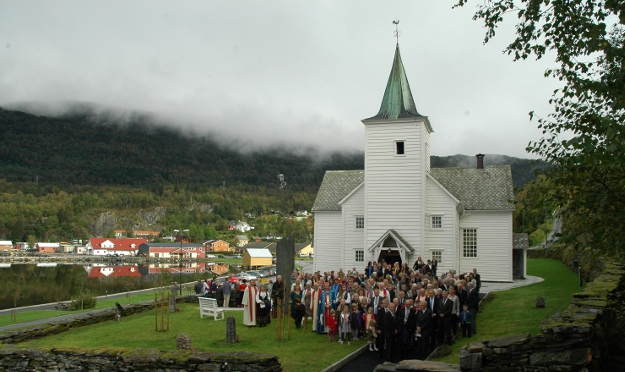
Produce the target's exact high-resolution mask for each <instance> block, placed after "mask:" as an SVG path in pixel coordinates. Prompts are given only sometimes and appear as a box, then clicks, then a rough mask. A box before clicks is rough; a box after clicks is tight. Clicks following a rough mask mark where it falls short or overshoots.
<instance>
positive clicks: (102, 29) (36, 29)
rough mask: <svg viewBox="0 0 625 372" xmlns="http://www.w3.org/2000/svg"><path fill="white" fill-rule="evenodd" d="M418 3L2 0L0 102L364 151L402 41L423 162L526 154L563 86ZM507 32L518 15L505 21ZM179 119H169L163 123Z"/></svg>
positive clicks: (433, 6) (470, 25) (433, 0)
mask: <svg viewBox="0 0 625 372" xmlns="http://www.w3.org/2000/svg"><path fill="white" fill-rule="evenodd" d="M454 3H455V1H454V0H451V1H450V0H412V1H403V0H397V1H384V2H381V1H364V0H349V1H348V0H334V1H293V0H285V1H225V0H224V1H215V0H201V1H154V0H149V1H128V0H124V1H112V0H107V1H82V0H80V1H60V0H55V1H12V0H11V1H8V0H0V105H6V104H8V103H11V102H21V101H44V102H58V101H87V102H94V103H99V104H103V105H107V106H115V107H123V108H127V109H137V110H142V111H149V112H153V113H156V114H158V115H162V116H163V117H166V118H168V121H169V122H170V123H171V124H172V125H175V126H178V127H182V128H189V127H193V128H196V130H198V131H216V132H219V133H222V134H225V135H228V136H232V137H236V138H238V139H241V140H244V141H247V142H251V143H254V144H259V145H271V144H276V143H290V144H294V145H297V146H313V147H317V148H320V149H331V150H335V149H358V150H362V149H363V148H364V128H363V127H364V126H363V124H362V123H361V122H360V120H362V119H365V118H368V117H371V116H373V115H375V114H376V113H377V112H378V109H379V107H380V103H381V101H382V96H383V93H384V88H385V86H386V81H387V79H388V75H389V72H390V69H391V64H392V60H393V53H394V49H395V37H394V31H395V26H394V25H393V24H392V21H393V20H394V19H396V18H398V19H399V20H400V23H399V29H400V38H399V45H400V50H401V54H402V59H403V62H404V66H405V69H406V73H407V75H408V80H409V82H410V86H411V88H412V93H413V96H414V99H415V102H416V105H417V109H418V110H419V112H420V113H421V114H422V115H427V116H429V118H430V121H431V123H432V126H433V128H434V131H435V132H434V133H433V134H432V154H433V155H452V154H469V155H473V154H476V153H478V152H483V153H490V154H506V155H512V156H518V157H533V156H531V155H530V154H527V153H526V152H525V147H526V145H527V143H528V142H529V141H531V140H537V139H539V138H540V136H541V133H540V131H539V130H538V129H537V128H536V125H537V123H536V122H535V121H533V122H530V121H529V117H528V112H529V111H532V110H535V112H536V114H537V115H539V116H542V117H546V116H547V115H548V114H549V113H550V112H551V108H550V106H549V105H548V102H547V101H548V99H549V97H550V95H551V92H552V91H553V89H555V88H556V87H557V84H556V83H557V82H555V81H553V80H550V79H546V78H544V77H543V73H544V71H545V69H546V68H547V67H549V64H548V61H539V62H536V61H534V60H531V61H524V62H512V58H511V57H510V56H507V55H504V54H502V51H503V49H504V48H505V46H506V45H507V44H508V43H509V42H511V40H512V37H513V35H514V34H513V32H514V28H513V26H514V23H508V24H507V25H506V26H507V27H505V28H504V29H502V30H500V31H499V32H498V36H497V37H496V38H495V39H494V40H493V41H492V42H491V43H489V44H487V45H483V43H482V40H483V36H484V32H485V30H484V28H483V27H482V23H480V22H477V21H473V20H472V19H471V18H472V15H473V13H474V11H475V6H476V5H477V4H478V3H480V1H473V2H470V3H469V5H468V6H467V7H465V8H462V9H452V5H453V4H454ZM510 21H512V22H514V19H510ZM173 118H175V119H173Z"/></svg>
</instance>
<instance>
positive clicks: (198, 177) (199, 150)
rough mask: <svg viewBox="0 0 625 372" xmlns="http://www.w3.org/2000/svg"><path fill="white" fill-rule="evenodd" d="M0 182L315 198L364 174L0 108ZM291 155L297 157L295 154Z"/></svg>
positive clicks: (353, 163)
mask: <svg viewBox="0 0 625 372" xmlns="http://www.w3.org/2000/svg"><path fill="white" fill-rule="evenodd" d="M0 132H1V133H2V141H1V142H0V178H5V179H7V181H10V182H13V181H35V180H38V182H39V183H40V184H44V185H49V184H56V185H63V184H65V185H130V186H145V185H158V184H163V183H164V184H175V183H179V184H200V185H203V186H217V185H222V184H223V182H224V181H225V182H226V184H227V185H253V186H263V187H278V185H279V184H280V182H279V180H278V177H277V176H278V174H283V175H284V178H285V181H286V182H287V184H288V185H289V188H291V189H295V190H307V191H310V192H315V191H316V190H317V188H318V187H319V185H320V184H321V180H322V179H323V175H324V172H325V171H326V170H329V169H363V167H364V158H363V153H362V152H358V153H332V154H324V155H322V154H319V153H318V152H317V151H315V150H313V149H308V150H307V151H299V149H295V148H294V147H292V148H288V147H287V148H285V147H284V146H283V145H282V144H276V145H275V147H271V145H269V147H268V148H266V149H263V150H257V151H245V150H246V146H247V145H246V144H245V143H229V144H222V143H220V142H218V141H217V140H216V139H214V138H212V137H211V136H210V135H203V136H191V135H186V134H183V133H180V132H179V131H177V130H175V129H172V128H171V127H164V126H158V125H154V124H153V123H152V122H151V121H150V118H149V117H148V116H147V115H146V116H142V115H135V116H134V117H133V118H131V120H129V121H127V122H124V123H120V122H118V121H116V120H115V119H113V118H111V117H107V116H106V115H94V114H92V113H89V112H81V113H78V114H73V115H69V116H66V117H64V118H51V117H45V116H35V115H30V114H26V113H23V112H19V111H9V110H3V109H1V108H0ZM296 150H297V151H296ZM485 164H486V165H491V164H492V165H495V164H510V165H512V171H513V179H514V186H515V187H516V188H520V187H522V186H523V185H524V184H525V182H527V181H528V180H531V179H533V178H534V176H533V174H532V170H533V169H535V168H536V167H543V166H544V163H542V164H541V163H539V164H534V163H533V162H532V161H530V160H527V159H518V158H512V157H508V156H501V155H487V156H486V158H485ZM432 166H433V167H451V166H475V158H474V157H473V156H466V155H454V156H447V157H437V156H432Z"/></svg>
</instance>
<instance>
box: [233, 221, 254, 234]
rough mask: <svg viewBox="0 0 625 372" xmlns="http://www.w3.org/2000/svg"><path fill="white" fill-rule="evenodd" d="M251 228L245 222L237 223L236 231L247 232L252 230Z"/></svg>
mask: <svg viewBox="0 0 625 372" xmlns="http://www.w3.org/2000/svg"><path fill="white" fill-rule="evenodd" d="M252 229H253V228H252V226H250V225H249V224H248V223H247V222H245V221H239V222H238V223H237V224H236V230H237V231H240V232H248V231H250V230H252Z"/></svg>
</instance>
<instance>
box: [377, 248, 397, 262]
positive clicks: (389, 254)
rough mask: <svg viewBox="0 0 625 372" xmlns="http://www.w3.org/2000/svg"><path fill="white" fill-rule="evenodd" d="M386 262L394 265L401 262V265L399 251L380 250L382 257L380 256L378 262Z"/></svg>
mask: <svg viewBox="0 0 625 372" xmlns="http://www.w3.org/2000/svg"><path fill="white" fill-rule="evenodd" d="M382 260H384V262H386V263H387V264H391V265H394V264H395V262H399V264H400V265H401V256H400V254H399V252H398V251H395V250H383V251H381V252H380V257H378V262H382Z"/></svg>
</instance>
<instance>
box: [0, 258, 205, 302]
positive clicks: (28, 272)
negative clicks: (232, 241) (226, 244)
mask: <svg viewBox="0 0 625 372" xmlns="http://www.w3.org/2000/svg"><path fill="white" fill-rule="evenodd" d="M179 274H180V273H179V271H178V267H176V266H168V265H160V266H159V265H56V266H48V267H41V266H37V265H34V264H11V265H10V267H2V268H0V281H1V282H2V283H3V285H2V286H0V309H8V308H12V307H13V306H14V299H15V294H16V293H17V306H18V307H21V306H30V305H38V304H44V303H51V302H58V301H69V300H71V298H72V296H76V295H77V294H79V293H80V292H81V291H87V290H89V291H91V292H92V293H94V294H95V295H96V296H101V295H106V294H113V293H121V292H126V291H133V290H138V289H147V288H153V287H158V286H161V285H169V284H170V283H171V282H172V281H178V278H179ZM212 275H213V274H212V273H210V271H208V272H207V271H206V270H205V269H204V268H193V269H188V268H184V269H183V270H182V279H183V282H190V281H194V280H198V279H203V278H207V277H209V276H211V277H212Z"/></svg>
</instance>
